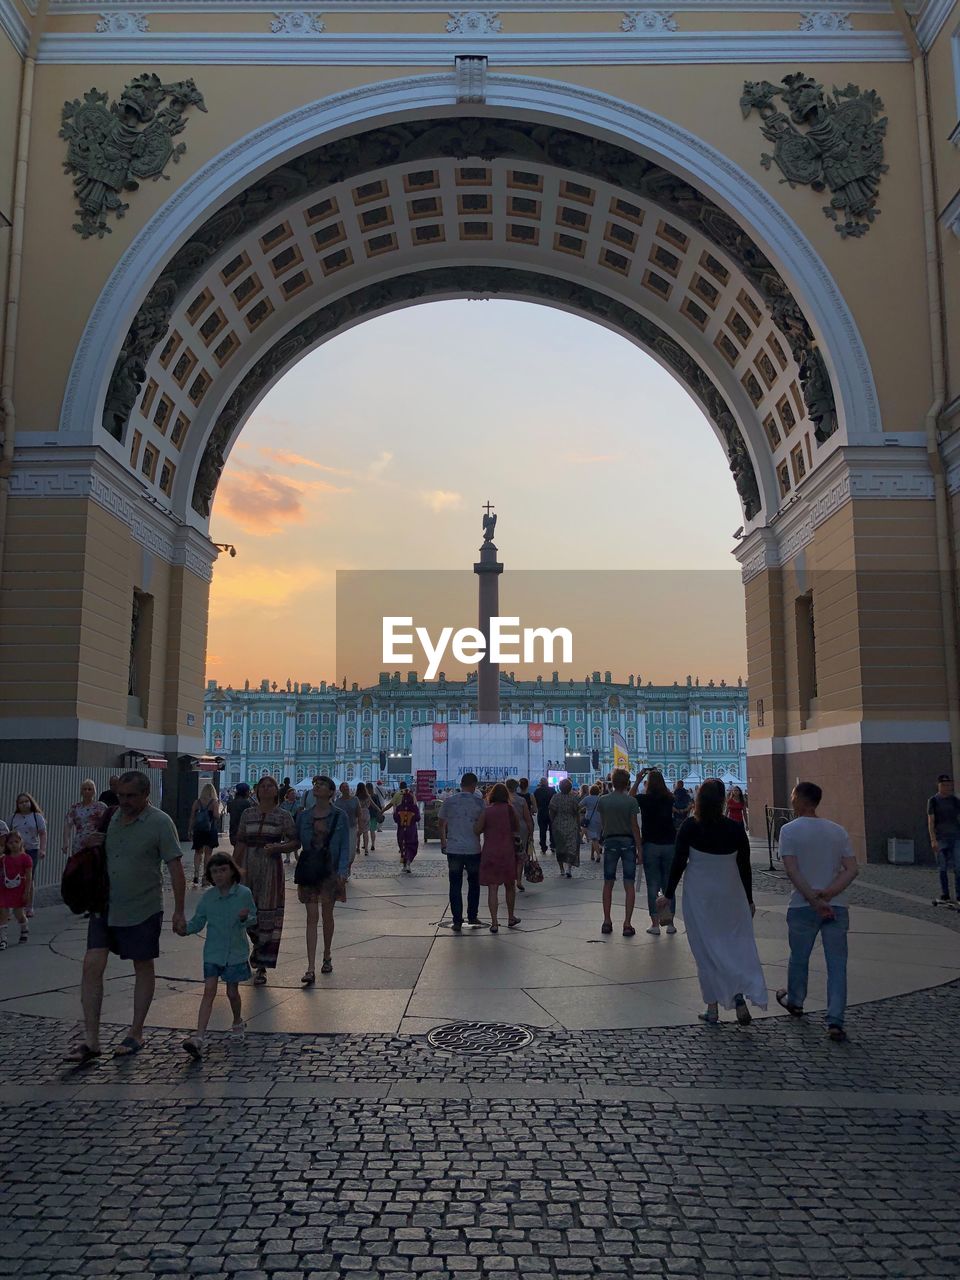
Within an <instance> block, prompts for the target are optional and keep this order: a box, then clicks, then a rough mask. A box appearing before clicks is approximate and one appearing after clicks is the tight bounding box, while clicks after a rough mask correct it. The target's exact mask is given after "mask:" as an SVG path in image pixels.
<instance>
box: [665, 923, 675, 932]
mask: <svg viewBox="0 0 960 1280" xmlns="http://www.w3.org/2000/svg"><path fill="white" fill-rule="evenodd" d="M676 932H677V926H676V925H675V924H668V925H667V933H676Z"/></svg>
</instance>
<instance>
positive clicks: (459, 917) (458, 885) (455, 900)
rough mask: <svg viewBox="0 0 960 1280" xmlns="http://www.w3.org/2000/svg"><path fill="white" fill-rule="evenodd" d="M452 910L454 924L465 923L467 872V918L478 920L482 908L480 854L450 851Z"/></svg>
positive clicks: (448, 862)
mask: <svg viewBox="0 0 960 1280" xmlns="http://www.w3.org/2000/svg"><path fill="white" fill-rule="evenodd" d="M447 871H448V873H449V876H450V912H451V914H452V916H453V923H454V924H463V873H464V871H466V873H467V919H468V920H476V918H477V912H478V911H479V910H480V855H479V853H473V854H460V853H448V854H447Z"/></svg>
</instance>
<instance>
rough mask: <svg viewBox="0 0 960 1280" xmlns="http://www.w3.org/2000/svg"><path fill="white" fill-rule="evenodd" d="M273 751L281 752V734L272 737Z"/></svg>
mask: <svg viewBox="0 0 960 1280" xmlns="http://www.w3.org/2000/svg"><path fill="white" fill-rule="evenodd" d="M273 749H274V751H282V750H283V734H282V733H275V734H274V735H273Z"/></svg>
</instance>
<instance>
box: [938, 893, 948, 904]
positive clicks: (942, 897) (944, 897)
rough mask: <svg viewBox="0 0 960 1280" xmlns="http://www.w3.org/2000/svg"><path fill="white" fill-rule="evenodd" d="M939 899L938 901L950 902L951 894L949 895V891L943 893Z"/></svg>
mask: <svg viewBox="0 0 960 1280" xmlns="http://www.w3.org/2000/svg"><path fill="white" fill-rule="evenodd" d="M937 901H938V902H949V901H950V895H949V893H941V895H940V897H939V898H938V899H937Z"/></svg>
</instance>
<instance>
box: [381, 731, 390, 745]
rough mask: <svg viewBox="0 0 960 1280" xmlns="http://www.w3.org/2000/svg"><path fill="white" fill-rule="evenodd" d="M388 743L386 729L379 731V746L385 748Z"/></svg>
mask: <svg viewBox="0 0 960 1280" xmlns="http://www.w3.org/2000/svg"><path fill="white" fill-rule="evenodd" d="M389 741H390V732H389V730H388V729H381V730H380V746H381V747H385V746H387V745H388V743H389Z"/></svg>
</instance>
